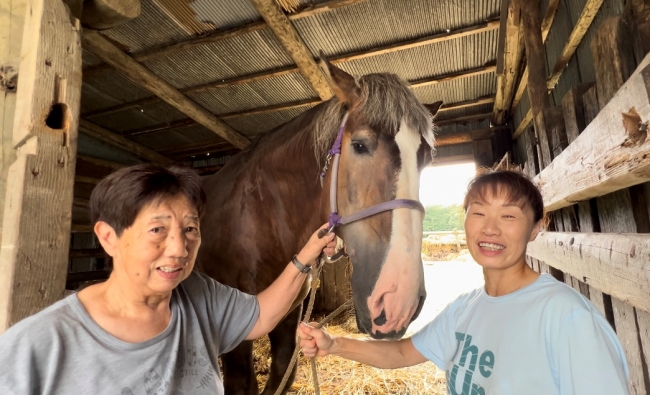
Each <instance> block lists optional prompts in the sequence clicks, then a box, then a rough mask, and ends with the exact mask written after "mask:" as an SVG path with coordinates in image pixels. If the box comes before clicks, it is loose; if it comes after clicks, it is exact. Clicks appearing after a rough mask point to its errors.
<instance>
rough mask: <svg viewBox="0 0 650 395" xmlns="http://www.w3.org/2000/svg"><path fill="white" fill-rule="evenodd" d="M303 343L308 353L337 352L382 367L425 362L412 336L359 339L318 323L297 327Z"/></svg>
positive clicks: (302, 346) (313, 354) (397, 366)
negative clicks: (337, 333) (329, 330)
mask: <svg viewBox="0 0 650 395" xmlns="http://www.w3.org/2000/svg"><path fill="white" fill-rule="evenodd" d="M298 335H299V336H300V347H301V348H302V352H303V354H305V356H307V357H315V356H325V355H328V354H333V355H338V356H339V357H342V358H345V359H351V360H353V361H357V362H361V363H363V364H366V365H370V366H374V367H376V368H381V369H398V368H404V367H407V366H413V365H417V364H419V363H423V362H426V361H427V359H426V358H425V357H424V356H423V355H422V354H420V352H419V351H418V350H417V349H416V348H415V346H413V342H412V341H411V339H410V338H406V339H401V340H360V339H352V338H348V337H338V336H330V335H329V334H328V333H327V332H325V331H324V330H322V329H317V328H316V327H315V323H312V324H311V326H310V325H307V324H305V323H301V324H300V326H299V327H298Z"/></svg>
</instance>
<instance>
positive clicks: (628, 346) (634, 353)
mask: <svg viewBox="0 0 650 395" xmlns="http://www.w3.org/2000/svg"><path fill="white" fill-rule="evenodd" d="M612 307H613V308H614V320H615V321H616V335H617V336H618V338H619V340H620V341H621V345H622V346H623V349H624V350H625V357H626V358H627V365H628V368H629V369H630V378H629V380H630V381H629V389H630V395H647V394H648V392H647V391H646V385H645V380H644V377H643V372H644V370H647V366H644V362H643V358H642V354H641V346H640V344H639V335H638V332H637V327H636V314H635V309H634V307H632V306H630V305H629V304H627V303H624V302H622V301H620V300H618V299H617V298H615V297H612Z"/></svg>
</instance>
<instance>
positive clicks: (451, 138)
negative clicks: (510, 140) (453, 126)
mask: <svg viewBox="0 0 650 395" xmlns="http://www.w3.org/2000/svg"><path fill="white" fill-rule="evenodd" d="M502 129H510V127H509V126H495V127H490V128H483V129H476V130H469V131H466V132H459V133H452V134H443V135H437V136H436V141H435V145H436V147H442V146H445V145H454V144H462V143H471V142H472V141H473V140H480V139H487V138H491V137H492V136H494V132H496V131H497V130H502Z"/></svg>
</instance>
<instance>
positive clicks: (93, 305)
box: [0, 164, 335, 395]
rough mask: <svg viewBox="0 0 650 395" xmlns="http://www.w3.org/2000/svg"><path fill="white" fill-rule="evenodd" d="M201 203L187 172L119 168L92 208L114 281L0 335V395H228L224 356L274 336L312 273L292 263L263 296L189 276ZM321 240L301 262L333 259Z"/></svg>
mask: <svg viewBox="0 0 650 395" xmlns="http://www.w3.org/2000/svg"><path fill="white" fill-rule="evenodd" d="M204 203H205V195H204V193H203V191H202V190H201V186H200V180H199V176H198V175H197V174H196V173H195V172H194V171H192V170H190V169H182V168H175V167H171V168H164V167H161V166H158V165H154V164H144V165H137V166H133V167H129V168H125V169H122V170H119V171H118V172H116V173H113V174H112V175H110V176H108V177H107V178H105V179H104V180H102V181H101V182H100V183H99V184H98V185H97V187H96V188H95V189H94V191H93V193H92V196H91V198H90V209H91V216H92V222H93V223H94V231H95V234H96V235H97V238H98V240H99V242H100V243H101V245H102V247H103V248H104V250H105V251H106V253H107V254H108V255H110V256H111V257H112V258H113V271H112V272H111V275H110V277H109V279H108V280H107V281H106V282H103V283H100V284H96V285H92V286H89V287H87V288H85V289H83V290H82V291H80V292H79V293H77V294H73V295H71V296H68V297H67V298H65V299H63V300H61V301H59V302H57V303H55V304H54V305H52V306H50V307H49V308H47V309H45V310H43V311H41V312H40V313H38V314H35V315H33V316H31V317H29V318H26V319H24V320H23V321H21V322H19V323H17V324H16V325H14V326H13V327H11V328H10V329H9V330H8V331H7V332H5V333H4V334H3V335H2V336H0V394H12V395H13V394H74V395H81V394H93V395H94V394H123V395H130V394H134V395H139V394H142V395H152V394H175V395H180V394H197V395H198V394H223V386H222V382H221V374H220V372H219V366H218V363H217V358H218V356H219V355H220V354H221V353H224V352H227V351H229V350H231V349H232V348H234V347H235V346H236V345H237V344H239V343H240V342H241V341H242V340H245V339H248V340H250V339H255V338H257V337H260V336H262V335H265V334H266V333H268V332H269V331H270V330H271V329H273V328H274V327H275V325H276V324H277V323H278V321H279V320H280V319H281V318H282V317H283V316H284V315H285V314H286V313H287V311H288V310H289V307H290V306H291V303H292V302H293V301H294V299H295V298H296V296H297V294H298V291H299V290H300V288H301V286H302V284H303V282H304V281H305V278H306V274H304V273H303V271H301V270H299V267H298V266H297V264H295V265H294V264H293V263H288V264H287V266H286V268H285V270H284V271H283V273H282V274H281V275H280V277H279V278H278V279H277V280H276V281H275V282H274V283H273V284H272V285H271V286H270V287H269V288H268V289H266V290H265V291H263V292H261V293H260V294H258V295H257V296H252V295H247V294H244V293H242V292H240V291H238V290H236V289H232V288H229V287H227V286H224V285H222V284H219V283H218V282H216V281H214V280H213V279H211V278H208V277H207V276H205V275H202V274H200V273H197V272H193V271H192V269H193V267H194V263H195V259H196V254H197V251H198V249H199V246H200V244H201V233H200V230H199V218H200V216H201V212H202V209H203V206H204ZM333 238H334V235H333V234H329V235H327V236H326V237H324V238H322V239H319V238H318V237H317V235H316V233H314V235H312V237H311V238H310V240H309V241H308V242H307V244H306V245H305V247H304V248H303V249H302V250H301V251H300V252H299V253H298V254H297V256H296V258H297V260H298V262H303V263H304V265H306V266H309V265H311V264H312V263H313V262H314V261H315V259H316V258H317V257H318V256H319V255H320V254H321V251H323V249H325V250H324V252H325V253H326V254H328V255H331V254H332V253H333V249H334V244H335V241H333Z"/></svg>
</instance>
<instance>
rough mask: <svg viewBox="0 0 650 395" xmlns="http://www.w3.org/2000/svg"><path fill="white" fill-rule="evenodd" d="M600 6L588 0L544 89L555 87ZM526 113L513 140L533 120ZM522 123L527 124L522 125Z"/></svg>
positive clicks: (601, 2) (598, 2)
mask: <svg viewBox="0 0 650 395" xmlns="http://www.w3.org/2000/svg"><path fill="white" fill-rule="evenodd" d="M602 4H603V0H588V1H587V4H585V6H584V8H583V9H582V13H581V14H580V17H579V18H578V21H577V22H576V24H575V26H574V27H573V31H572V32H571V35H570V36H569V39H568V41H567V43H566V45H565V46H564V49H562V53H561V54H560V57H559V58H558V60H557V61H556V62H555V67H554V68H553V71H552V72H551V75H550V77H549V78H548V79H547V81H546V87H547V89H548V90H549V91H550V90H552V89H553V88H555V85H556V84H557V82H558V81H559V80H560V77H561V76H562V72H563V71H564V69H565V68H566V66H567V64H569V61H570V60H571V57H572V56H573V54H574V53H575V51H576V49H577V48H578V45H580V43H581V42H582V38H583V37H584V36H585V33H586V32H587V30H588V29H589V26H591V23H592V22H593V21H594V18H595V17H596V14H597V13H598V10H600V6H601V5H602ZM528 112H529V113H530V115H529V114H526V116H525V117H524V119H523V120H522V121H521V123H520V124H519V126H517V131H516V132H515V134H514V135H513V139H516V138H517V137H519V134H521V132H523V130H524V129H525V128H526V126H528V123H530V121H531V120H532V119H533V117H532V111H531V110H529V111H528ZM524 121H527V122H526V123H525V124H524Z"/></svg>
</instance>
